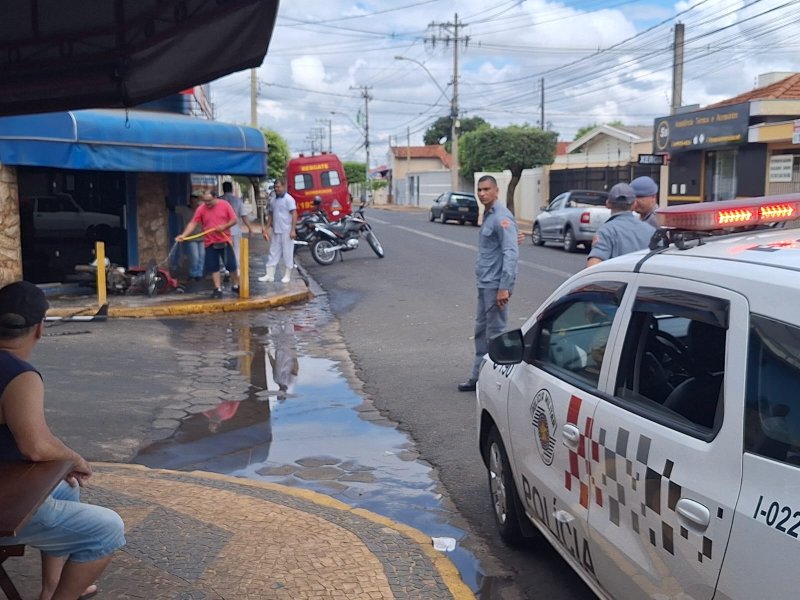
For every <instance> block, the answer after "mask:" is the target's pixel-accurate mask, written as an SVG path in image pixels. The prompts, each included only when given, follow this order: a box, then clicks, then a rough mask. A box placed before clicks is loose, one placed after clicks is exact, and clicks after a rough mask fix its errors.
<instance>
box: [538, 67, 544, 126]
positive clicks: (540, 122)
mask: <svg viewBox="0 0 800 600" xmlns="http://www.w3.org/2000/svg"><path fill="white" fill-rule="evenodd" d="M540 81H541V85H542V99H541V103H542V108H541V110H542V116H541V117H540V119H541V120H540V121H539V129H541V130H542V131H544V77H542V79H541V80H540Z"/></svg>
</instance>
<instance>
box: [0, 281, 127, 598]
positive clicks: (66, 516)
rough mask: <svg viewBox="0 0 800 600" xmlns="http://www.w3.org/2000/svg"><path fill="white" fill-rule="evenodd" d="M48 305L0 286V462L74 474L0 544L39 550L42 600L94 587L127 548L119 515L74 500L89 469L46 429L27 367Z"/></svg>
mask: <svg viewBox="0 0 800 600" xmlns="http://www.w3.org/2000/svg"><path fill="white" fill-rule="evenodd" d="M48 307H49V305H48V302H47V299H46V298H45V296H44V293H43V292H42V290H40V289H39V288H38V287H37V286H35V285H33V284H32V283H28V282H27V281H17V282H15V283H10V284H8V285H6V286H5V287H3V288H2V289H0V461H9V460H11V461H14V460H28V461H33V462H40V461H47V460H71V461H72V463H73V466H72V471H71V472H70V473H69V474H68V475H67V477H66V478H65V481H62V482H61V483H60V484H59V485H58V486H57V487H56V488H55V490H53V492H52V493H51V494H50V496H49V497H48V498H47V499H46V500H45V501H44V502H43V503H42V505H41V506H40V507H39V509H38V510H37V511H36V512H35V513H34V514H33V516H32V517H31V519H30V520H29V521H28V523H27V524H26V525H25V526H24V527H23V528H22V529H21V530H20V532H19V534H18V535H17V536H15V537H0V545H9V544H25V545H28V546H31V547H33V548H37V549H38V550H40V551H41V553H42V591H41V594H40V596H39V598H40V600H76V599H78V598H85V597H88V595H89V594H92V595H93V594H94V592H95V591H96V587H95V586H94V585H93V584H94V581H95V580H96V579H97V577H98V576H99V575H100V574H101V573H102V572H103V570H104V569H105V568H106V566H107V565H108V563H109V562H110V561H111V557H112V555H113V554H114V552H116V551H117V550H118V549H119V548H121V547H122V546H123V545H124V544H125V536H124V525H123V523H122V519H120V517H119V515H118V514H117V513H115V512H114V511H112V510H109V509H107V508H103V507H101V506H93V505H91V504H85V503H82V502H81V501H80V487H81V486H83V485H84V483H85V482H86V481H87V480H88V479H89V477H91V475H92V468H91V467H90V466H89V463H87V462H86V460H84V459H83V457H81V456H80V455H79V454H78V453H77V452H75V451H74V450H72V449H70V448H68V447H67V446H66V445H65V444H64V443H63V442H62V441H61V440H59V439H58V438H57V437H56V436H55V435H53V433H52V432H51V431H50V428H49V427H48V425H47V422H46V420H45V415H44V383H43V382H42V377H41V375H40V374H39V372H38V371H37V370H36V369H35V368H34V367H33V365H31V364H30V363H29V362H28V360H29V359H30V356H31V354H32V353H33V349H34V347H35V346H36V344H37V343H38V342H39V340H40V339H41V338H42V333H43V331H44V317H45V313H46V312H47V309H48Z"/></svg>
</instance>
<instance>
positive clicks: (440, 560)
mask: <svg viewBox="0 0 800 600" xmlns="http://www.w3.org/2000/svg"><path fill="white" fill-rule="evenodd" d="M91 464H92V466H97V467H107V468H111V469H128V470H132V471H146V472H150V473H164V474H167V475H184V476H188V477H194V478H197V479H210V480H214V481H224V482H226V483H235V484H236V485H243V486H247V487H252V488H260V489H265V490H271V491H273V492H278V493H280V494H285V495H287V496H293V497H295V498H300V499H301V500H306V501H308V502H312V503H314V504H318V505H320V506H325V507H327V508H332V509H335V510H341V511H343V512H349V513H352V514H354V515H358V516H359V517H361V518H363V519H366V520H368V521H371V522H373V523H377V524H379V525H383V526H385V527H389V528H390V529H394V530H395V531H397V532H398V533H401V534H403V535H405V536H406V537H409V538H411V539H412V540H414V541H415V542H416V543H417V544H418V545H419V547H420V548H421V549H422V551H423V552H424V553H425V554H426V555H427V556H428V558H429V559H430V560H431V562H432V563H433V566H434V568H435V569H436V570H437V571H438V572H439V575H441V577H442V580H443V581H444V583H445V585H447V589H449V590H450V593H451V594H453V598H455V599H456V600H474V599H475V595H474V594H473V593H472V590H470V589H469V586H467V584H466V583H464V582H463V581H462V580H461V576H460V575H459V573H458V569H457V568H456V566H455V565H454V564H453V562H452V561H451V560H450V559H449V558H447V556H446V555H444V554H442V553H441V552H438V551H437V550H434V549H433V542H432V541H431V538H430V536H428V535H426V534H424V533H423V532H421V531H420V530H418V529H414V528H413V527H411V526H409V525H405V524H403V523H400V522H398V521H395V520H393V519H390V518H388V517H384V516H382V515H379V514H376V513H373V512H370V511H368V510H365V509H363V508H354V507H352V506H350V505H349V504H345V503H344V502H340V501H339V500H336V499H335V498H331V497H330V496H326V495H325V494H320V493H319V492H314V491H311V490H306V489H301V488H293V487H289V486H285V485H280V484H278V483H267V482H264V481H253V480H251V479H242V478H240V477H231V476H229V475H222V474H220V473H209V472H207V471H171V470H169V469H151V468H149V467H145V466H144V465H132V464H124V463H106V462H92V463H91Z"/></svg>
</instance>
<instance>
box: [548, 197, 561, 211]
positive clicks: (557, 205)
mask: <svg viewBox="0 0 800 600" xmlns="http://www.w3.org/2000/svg"><path fill="white" fill-rule="evenodd" d="M564 201H565V198H563V197H561V196H559V197H558V198H556V199H555V200H553V201H552V202H551V203H550V206H548V207H547V210H561V209H562V208H564Z"/></svg>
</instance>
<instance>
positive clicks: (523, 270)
mask: <svg viewBox="0 0 800 600" xmlns="http://www.w3.org/2000/svg"><path fill="white" fill-rule="evenodd" d="M367 218H368V219H369V220H370V222H371V223H372V224H373V226H374V229H375V232H376V234H377V235H378V237H379V239H380V240H381V242H382V244H383V246H384V249H385V250H386V258H384V259H382V260H381V259H378V258H377V257H376V256H375V255H374V254H373V253H372V251H371V250H370V248H369V246H367V245H366V243H362V245H361V246H360V247H359V248H358V249H357V250H355V251H351V252H346V253H344V255H343V261H342V262H337V263H334V264H333V265H331V266H328V267H321V266H319V265H317V264H316V263H314V262H313V261H312V260H311V257H310V255H309V253H308V252H302V253H301V254H300V255H299V261H300V262H301V263H302V264H303V265H304V266H306V267H307V269H308V271H309V273H310V274H311V276H312V277H313V278H314V279H316V281H317V282H318V283H319V284H320V285H321V286H322V287H323V288H324V289H325V290H326V291H327V292H328V295H329V300H330V305H331V308H332V310H333V312H334V314H335V315H336V316H337V317H338V318H339V320H340V322H341V327H342V332H343V334H344V337H345V341H346V344H347V346H348V349H349V351H350V354H351V356H352V358H353V361H354V362H355V364H356V366H357V368H358V369H359V376H360V378H361V379H362V380H363V381H364V382H365V392H366V393H367V394H368V395H369V396H371V397H372V400H373V402H374V403H375V405H376V406H377V407H378V408H379V409H380V410H381V411H383V412H385V414H387V415H388V416H389V417H390V418H391V419H392V420H394V421H397V422H398V423H400V427H401V428H403V429H405V430H407V431H408V432H409V433H410V434H411V436H412V437H413V438H414V440H415V441H416V443H417V445H418V449H419V451H420V452H421V455H422V457H423V458H424V459H425V460H427V461H429V462H430V463H431V464H432V465H434V466H435V467H436V469H437V472H438V475H439V478H440V479H441V481H442V483H443V484H444V486H445V488H446V490H447V493H448V494H449V495H450V497H451V499H452V500H453V502H454V503H455V505H456V507H457V508H458V510H459V512H460V513H461V515H462V516H463V517H464V518H465V519H466V521H467V523H468V526H469V529H470V533H471V534H472V535H471V539H470V540H468V541H467V542H466V545H467V546H468V547H469V548H470V550H472V551H473V552H474V553H475V554H476V556H478V558H479V559H480V560H481V563H482V565H483V567H484V568H485V570H486V577H485V580H484V582H483V585H482V589H481V592H480V597H481V598H482V599H488V598H491V599H495V598H497V599H502V600H508V599H519V598H538V599H541V598H548V599H550V600H561V599H563V600H566V599H570V600H575V599H582V598H593V595H592V594H591V592H589V590H588V588H587V587H585V585H584V584H583V583H582V582H581V581H580V579H579V578H578V577H577V575H575V574H574V573H573V572H572V570H571V569H570V568H569V567H567V566H566V564H565V563H564V562H563V561H562V559H561V558H560V557H559V556H558V554H557V553H556V552H555V551H553V550H551V549H550V548H549V546H548V544H547V543H546V542H543V541H534V542H532V543H531V544H529V545H528V546H527V547H525V548H523V549H518V550H512V549H510V548H508V547H507V546H505V545H504V544H503V543H502V541H501V540H500V538H499V536H498V535H497V533H496V531H495V526H494V521H493V516H492V512H491V510H492V509H491V506H490V503H489V495H488V491H487V482H486V471H485V469H484V467H483V463H482V462H481V459H480V456H479V453H478V450H477V443H476V425H475V396H474V394H471V393H459V392H458V391H457V390H456V384H457V382H458V381H462V380H464V379H466V378H467V377H468V375H469V370H470V366H471V364H472V354H473V342H472V339H471V336H472V330H473V323H474V310H475V301H476V293H477V292H476V290H475V284H474V264H475V257H476V254H477V235H478V229H477V228H475V227H472V226H469V225H464V226H461V225H458V224H455V223H448V224H446V225H442V224H441V223H438V222H436V223H430V222H429V221H428V213H427V212H424V211H416V212H410V211H392V210H380V209H368V210H367ZM585 261H586V255H585V254H584V253H576V254H568V253H566V252H564V251H563V250H561V249H559V248H556V247H544V248H536V247H534V246H532V244H530V241H529V238H528V241H527V242H526V243H525V244H524V245H523V246H522V247H521V249H520V268H519V278H518V281H517V285H516V287H515V290H514V294H513V296H512V299H511V305H510V318H509V327H516V326H520V325H522V324H523V323H524V322H525V320H526V319H527V318H528V317H529V316H530V315H531V313H532V312H533V311H534V310H535V309H536V308H537V307H538V306H539V305H540V304H541V303H542V302H543V301H544V300H545V299H546V298H547V296H548V295H549V294H550V293H551V292H553V291H554V290H555V289H556V288H557V287H558V285H559V284H561V283H562V282H563V281H564V280H565V279H566V278H567V277H569V276H570V275H571V274H573V273H575V272H577V271H579V270H580V269H581V268H582V267H583V265H584V264H585Z"/></svg>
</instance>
